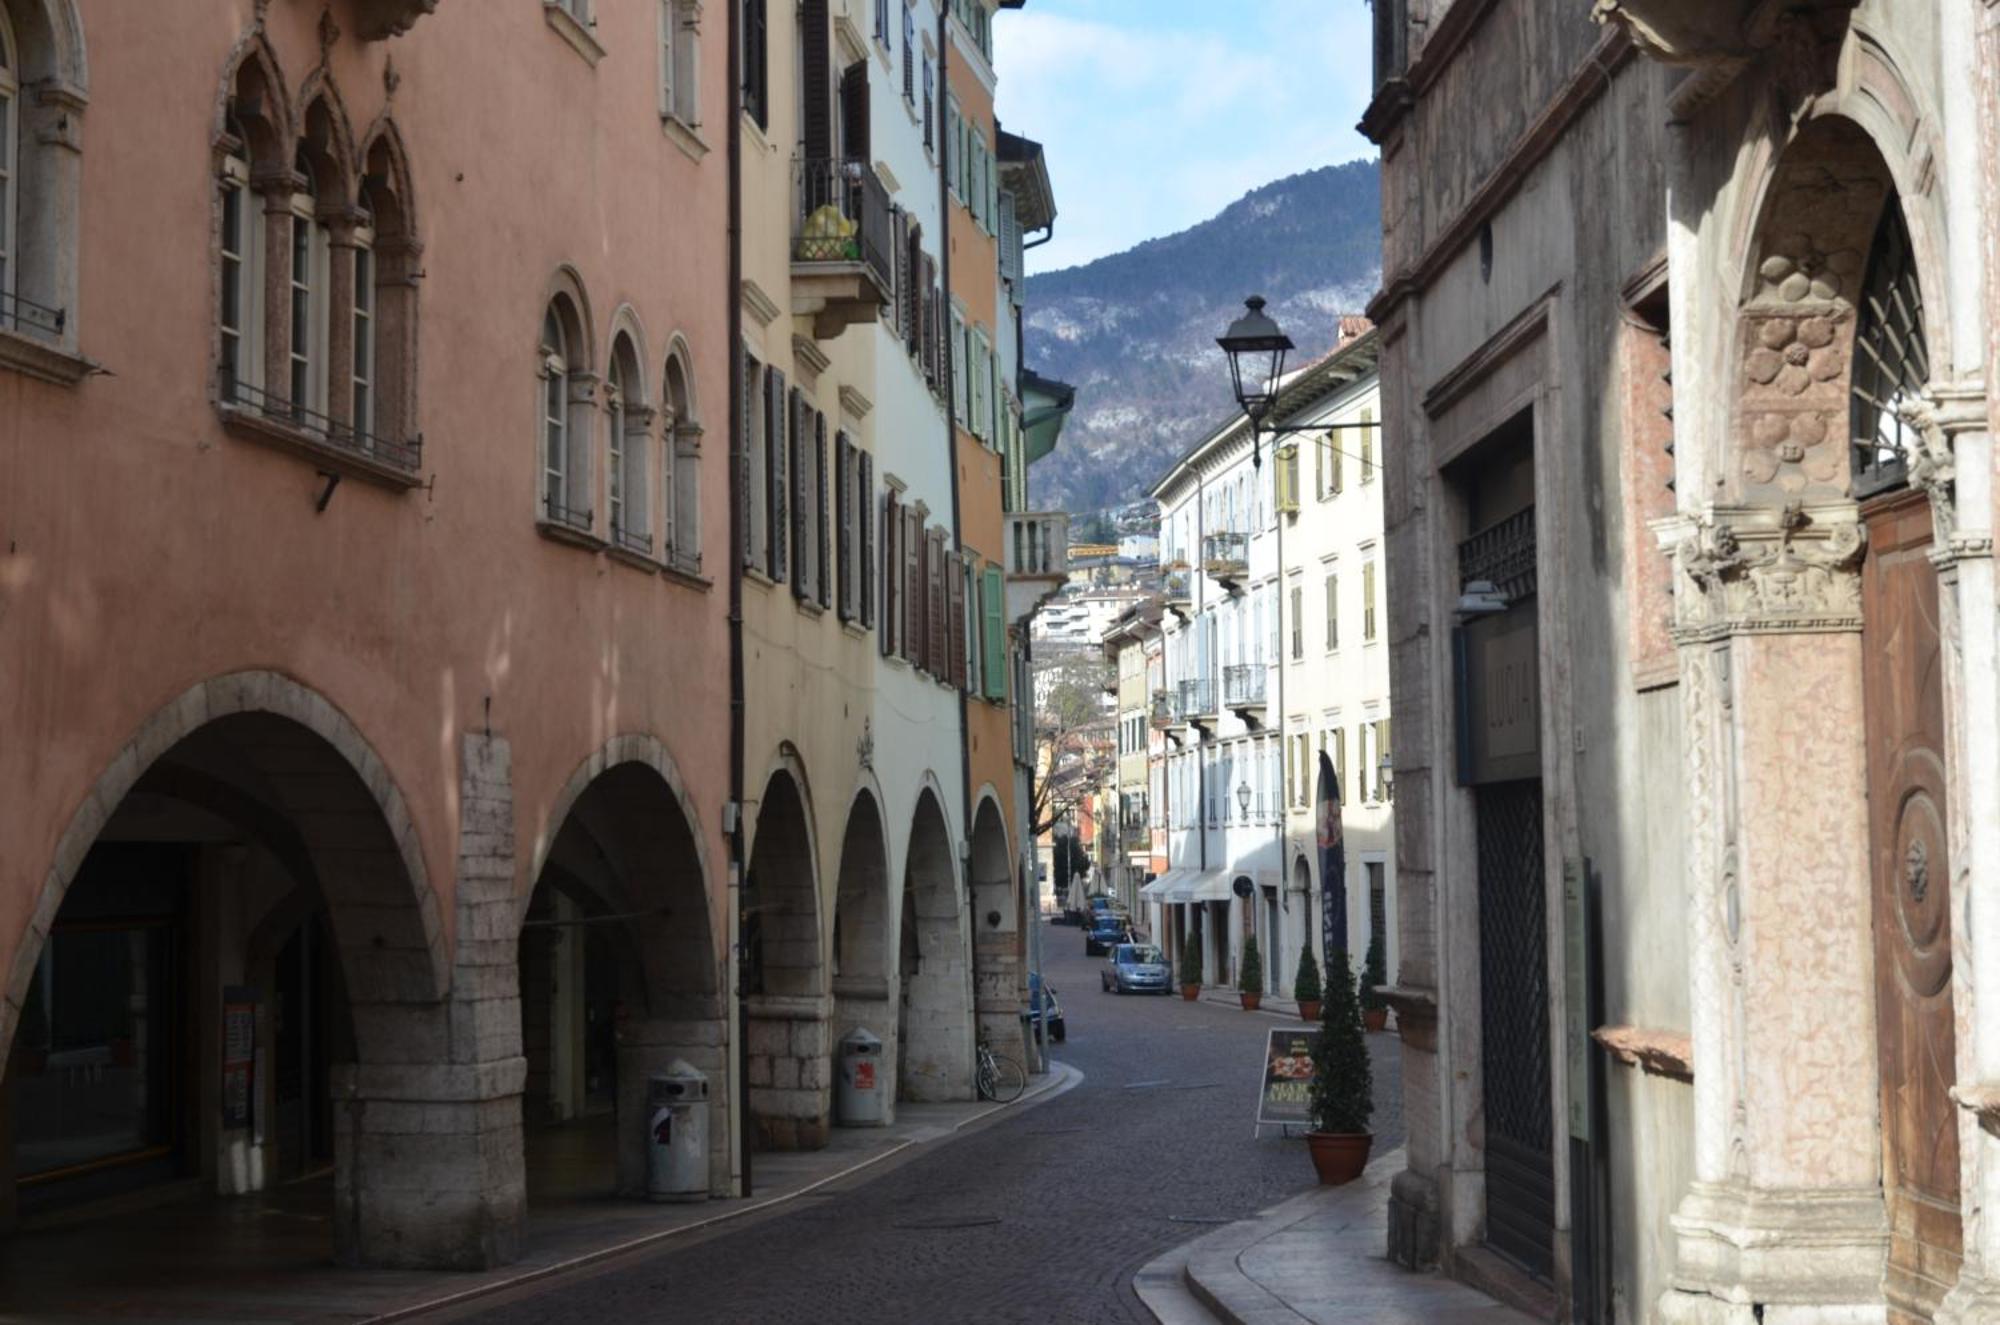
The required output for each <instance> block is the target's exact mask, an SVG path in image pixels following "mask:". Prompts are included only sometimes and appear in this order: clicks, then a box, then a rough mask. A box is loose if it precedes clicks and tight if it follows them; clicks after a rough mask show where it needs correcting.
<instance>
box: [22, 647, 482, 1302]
mask: <svg viewBox="0 0 2000 1325" xmlns="http://www.w3.org/2000/svg"><path fill="white" fill-rule="evenodd" d="M107 851H109V852H110V853H111V854H108V855H107V854H104V853H105V852H107ZM135 851H136V852H139V853H142V858H143V859H144V860H146V861H149V862H154V863H157V862H158V861H159V860H161V859H163V858H165V857H163V856H162V853H165V855H166V856H170V857H173V858H177V859H185V860H186V861H187V862H189V863H188V864H187V866H186V867H185V870H184V871H183V872H181V873H180V874H178V875H177V876H176V877H179V878H180V879H181V880H182V882H181V884H180V885H179V886H183V887H186V888H189V889H199V890H203V891H207V890H211V889H213V890H218V891H219V892H220V893H221V895H222V897H225V898H233V899H236V900H235V901H234V902H233V903H232V905H235V906H237V907H239V908H241V909H242V910H243V911H244V913H245V917H246V920H247V921H248V922H249V928H248V931H247V933H246V934H244V935H239V936H238V937H237V938H236V939H234V940H231V939H228V938H227V937H226V936H224V937H221V938H216V939H215V940H214V945H215V947H214V950H215V952H216V953H217V954H220V955H218V956H217V957H216V958H215V959H216V960H218V961H222V960H230V961H244V960H261V957H260V956H259V954H260V953H264V952H266V951H267V950H268V949H269V948H270V947H271V946H272V944H273V943H274V942H278V943H281V942H282V940H283V935H282V934H281V933H279V932H278V930H277V928H274V926H283V925H284V924H285V923H286V922H287V921H291V922H296V921H297V920H298V918H299V915H300V913H302V912H303V911H305V910H306V909H308V908H309V907H310V909H313V910H316V911H317V912H318V913H319V914H322V915H323V916H324V917H325V921H326V927H327V932H328V936H329V937H328V944H329V950H330V953H331V960H332V961H334V962H335V963H336V964H337V968H338V972H339V974H340V976H341V977H342V978H341V984H340V987H341V988H342V990H343V992H344V997H343V999H342V1002H343V1003H344V1005H345V1011H346V1013H347V1019H346V1023H345V1030H344V1031H343V1033H342V1036H341V1040H340V1041H339V1042H338V1043H336V1044H335V1045H332V1046H329V1045H326V1044H322V1045H321V1049H320V1053H321V1054H322V1056H323V1057H322V1059H321V1061H322V1067H321V1071H322V1072H323V1073H325V1076H324V1077H323V1078H322V1080H323V1089H324V1090H325V1091H326V1094H325V1095H323V1096H321V1097H320V1098H319V1103H320V1104H321V1105H322V1106H324V1110H323V1113H322V1116H323V1118H324V1120H325V1125H326V1126H327V1128H328V1130H329V1137H330V1144H331V1146H332V1154H333V1157H334V1158H335V1160H336V1164H335V1170H336V1176H335V1181H334V1218H333V1220H332V1224H331V1231H332V1234H333V1241H334V1252H335V1255H336V1256H337V1257H338V1258H339V1259H340V1260H342V1261H343V1262H346V1263H353V1264H371V1265H401V1266H432V1267H467V1268H474V1267H483V1266H488V1265H492V1264H494V1263H497V1262H499V1261H502V1260H505V1259H508V1258H510V1257H511V1255H512V1254H513V1251H514V1246H515V1237H516V1232H517V1227H518V1226H517V1224H516V1222H515V1220H516V1217H517V1215H518V1209H517V1207H516V1206H515V1205H514V1203H513V1202H512V1200H511V1198H510V1192H509V1180H508V1175H507V1174H505V1173H504V1172H502V1171H500V1170H498V1169H495V1168H494V1166H492V1165H490V1164H483V1163H481V1162H480V1160H479V1157H480V1156H481V1155H483V1154H485V1153H487V1152H488V1151H489V1150H490V1149H491V1148H492V1146H494V1145H495V1144H501V1143H502V1142H501V1140H500V1138H498V1137H496V1136H494V1135H493V1132H494V1128H493V1127H492V1126H491V1125H490V1123H489V1122H488V1121H487V1120H486V1119H485V1117H484V1112H483V1110H484V1106H485V1104H486V1102H487V1101H488V1100H489V1099H498V1098H503V1097H504V1095H505V1094H506V1093H507V1081H506V1077H507V1073H506V1071H505V1064H504V1062H502V1063H498V1064H487V1063H484V1062H477V1061H474V1055H473V1051H472V1047H471V1046H468V1045H466V1044H464V1043H462V1042H461V1041H459V1040H458V1039H457V1038H456V1037H455V1036H454V1034H453V1019H452V1017H451V1015H450V1006H449V1003H448V989H449V964H448V961H447V956H446V952H445V942H444V937H443V935H442V932H441V926H440V907H439V902H438V899H437V897H436V894H435V893H434V892H433V890H432V888H431V884H430V880H429V877H428V874H427V871H426V869H425V865H424V857H423V853H422V847H421V843H420V841H419V839H418V832H417V828H416V825H415V823H414V822H413V820H412V818H411V814H410V810H409V807H408V802H407V801H406V800H405V798H404V795H403V793H402V791H401V789H400V788H399V787H398V785H397V783H396V780H395V779H394V778H393V777H392V776H391V774H390V772H389V770H388V769H387V767H386V766H385V765H384V763H383V761H382V760H381V758H380V757H379V756H378V755H377V754H376V753H375V751H374V749H373V748H372V747H371V745H370V744H369V742H368V741H367V740H366V739H365V738H364V737H363V735H362V734H361V733H360V731H359V730H358V729H357V728H356V727H355V725H354V724H353V723H352V721H350V720H349V719H348V718H347V717H346V716H345V715H344V714H342V713H341V712H340V710H339V709H338V708H336V707H335V706H334V705H333V704H332V703H331V702H330V701H328V700H327V699H326V698H325V697H323V696H321V695H320V694H318V693H316V692H314V691H312V690H310V689H309V688H307V687H306V686H304V685H302V684H301V683H299V682H297V681H295V680H293V679H291V678H289V677H286V676H283V675H280V674H278V673H275V672H268V671H245V672H238V673H233V674H230V675H226V676H219V677H215V678H212V679H210V680H206V681H203V682H201V683H199V684H197V685H195V686H193V687H191V688H190V689H188V690H187V691H185V692H183V693H182V694H181V695H179V696H178V697H177V698H176V699H174V700H173V701H172V702H171V703H169V704H167V705H166V706H165V707H163V708H161V709H160V710H158V711H157V712H156V713H155V714H154V715H153V716H152V717H150V718H149V719H148V720H147V721H146V722H145V723H144V724H143V725H142V726H141V727H140V728H139V730H138V731H137V732H136V733H135V734H134V735H133V737H132V738H131V739H130V740H129V741H128V742H127V743H126V744H125V746H124V747H123V748H122V749H121V750H119V752H118V753H117V755H116V756H115V757H114V758H113V759H112V761H111V763H110V764H109V766H108V767H107V768H106V770H105V771H104V772H103V773H102V774H101V775H100V776H99V778H98V779H97V781H96V783H95V785H94V786H93V787H92V789H91V791H90V794H89V795H88V796H87V797H85V799H84V800H83V802H82V804H81V806H80V808H79V809H78V810H77V811H76V813H75V815H74V816H73V817H72V819H71V821H70V823H69V824H68V826H67V827H66V829H65V831H64V833H63V835H62V837H61V838H60V840H59V841H58V843H57V846H56V850H55V854H54V856H53V859H52V863H51V866H50V869H49V872H48V875H47V878H46V881H45V883H44V885H43V889H42V892H41V895H40V897H39V898H38V902H37V906H36V909H35V913H34V917H33V919H32V920H31V921H30V923H29V925H28V927H27V929H26V931H25V932H24V933H23V934H21V935H20V936H18V937H17V939H16V942H15V946H14V950H13V956H12V965H11V968H10V972H9V978H8V983H7V991H6V998H5V1002H4V1004H0V1019H4V1020H3V1024H0V1057H9V1054H8V1051H10V1050H11V1049H12V1047H13V1044H14V1041H15V1040H16V1039H17V1038H18V1037H19V1036H20V1035H21V1034H22V1033H23V1028H24V1027H26V1028H27V1033H28V1034H35V1033H37V1032H39V1033H41V1034H43V1035H44V1036H45V1037H51V1038H52V1036H53V1033H54V1028H53V1025H52V1022H51V1020H50V1016H51V1014H50V1013H49V1012H47V1011H46V1008H47V1006H48V1005H47V1000H46V998H45V997H44V989H45V988H46V986H45V985H44V984H43V982H42V981H41V980H38V975H37V973H38V970H39V969H40V968H41V966H42V962H43V957H44V954H45V953H48V954H50V958H49V959H50V961H51V962H54V961H57V960H59V958H58V957H57V956H56V953H57V939H58V938H59V936H60V935H61V934H62V933H63V932H64V929H65V919H64V917H65V904H66V902H67V901H70V900H72V899H71V893H72V885H73V884H76V883H78V882H79V880H83V881H84V883H85V886H86V887H87V888H89V889H101V888H103V887H104V886H107V885H108V884H109V882H110V881H111V880H112V879H113V878H115V877H117V876H118V871H119V870H120V869H121V868H123V867H121V866H120V865H119V864H118V861H120V860H121V859H125V858H129V857H130V856H131V854H132V853H133V852H135ZM152 878H153V876H152V874H151V873H150V872H149V873H146V874H144V875H141V876H137V879H138V881H139V882H142V883H143V884H144V886H145V887H147V888H151V887H154V886H155V885H154V884H153V882H152ZM121 886H123V885H121ZM301 894H309V895H310V902H308V900H307V897H306V896H302V895H301ZM103 896H104V894H103V893H102V892H101V891H100V892H99V893H98V894H97V896H96V897H95V898H86V899H84V900H82V901H80V903H79V904H82V905H84V906H85V915H86V916H88V915H90V914H92V913H93V912H92V908H93V907H95V906H101V905H102V904H103V903H102V900H101V899H102V897H103ZM180 914H183V915H192V916H194V917H197V918H195V919H191V920H190V919H182V920H179V921H174V922H171V923H174V924H179V925H200V924H203V923H205V922H204V921H202V920H201V919H199V918H198V917H199V916H201V915H202V914H203V913H202V912H201V911H200V910H199V909H189V910H186V911H182V912H180ZM260 917H268V918H270V920H271V923H270V924H264V925H260V924H258V923H257V921H258V919H259V918H260ZM246 940H247V941H246ZM135 951H136V950H135ZM228 954H234V956H229V955H228ZM53 969H54V968H53V967H51V970H53ZM38 1005H39V1006H38ZM206 1021H207V1019H206V1018H203V1019H201V1020H200V1022H198V1023H197V1024H195V1025H194V1026H193V1027H192V1028H191V1029H189V1030H188V1031H187V1032H186V1033H187V1034H188V1035H189V1036H192V1037H195V1042H196V1043H197V1044H198V1043H201V1042H202V1040H201V1037H204V1036H207V1035H209V1034H211V1033H212V1028H207V1027H206ZM49 1042H50V1039H49V1038H45V1039H44V1043H43V1047H44V1048H46V1047H47V1045H48V1043H49ZM148 1043H151V1041H150V1039H149V1040H148ZM326 1055H337V1056H331V1057H328V1056H326ZM176 1056H184V1055H178V1054H177V1055H176ZM487 1066H494V1067H496V1068H497V1069H498V1070H497V1072H496V1073H495V1074H494V1081H493V1082H492V1083H491V1089H490V1090H489V1091H482V1090H481V1089H480V1088H478V1087H477V1086H475V1085H473V1084H469V1083H470V1082H471V1079H472V1077H473V1076H475V1075H476V1074H477V1072H478V1070H479V1069H481V1068H483V1067H487ZM24 1088H25V1087H24ZM335 1101H338V1105H339V1107H337V1108H335V1107H333V1104H334V1102H335ZM412 1108H417V1109H420V1110H421V1111H423V1112H424V1113H425V1114H426V1116H427V1117H428V1118H430V1119H432V1120H433V1121H430V1122H427V1123H426V1127H425V1130H426V1132H427V1133H431V1134H432V1135H431V1136H428V1137H427V1139H428V1140H432V1141H433V1143H434V1144H433V1147H432V1150H431V1152H430V1154H429V1155H428V1156H427V1158H426V1162H425V1163H423V1164H412V1163H411V1162H410V1160H409V1158H408V1156H407V1155H406V1154H405V1153H404V1151H403V1148H402V1144H401V1143H402V1141H403V1140H404V1138H403V1136H402V1133H403V1132H405V1131H406V1130H407V1129H406V1127H405V1126H404V1124H403V1121H402V1120H403V1118H404V1117H405V1116H406V1115H407V1112H408V1111H409V1110H410V1109H412ZM500 1130H502V1131H504V1130H505V1129H504V1128H502V1129H500ZM227 1144H228V1145H229V1146H230V1147H234V1148H235V1151H242V1150H245V1148H247V1149H248V1150H250V1151H254V1150H257V1149H259V1148H261V1147H262V1146H263V1145H264V1141H263V1139H262V1138H261V1137H253V1136H251V1135H250V1134H248V1133H247V1132H246V1133H239V1134H237V1135H236V1136H235V1137H234V1138H233V1139H228V1140H227ZM232 1153H234V1151H232ZM245 1169H246V1171H248V1172H250V1173H253V1174H254V1173H258V1172H261V1171H262V1169H263V1164H262V1161H261V1160H253V1161H252V1162H249V1163H247V1164H246V1166H245ZM251 1185H255V1180H254V1179H253V1180H252V1184H251ZM224 1189H225V1190H230V1189H231V1187H229V1186H228V1185H225V1187H224Z"/></svg>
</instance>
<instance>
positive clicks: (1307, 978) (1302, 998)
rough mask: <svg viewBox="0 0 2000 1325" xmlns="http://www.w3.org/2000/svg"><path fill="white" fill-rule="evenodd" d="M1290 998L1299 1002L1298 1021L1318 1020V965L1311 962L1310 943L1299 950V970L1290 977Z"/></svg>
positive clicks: (1311, 951) (1311, 949)
mask: <svg viewBox="0 0 2000 1325" xmlns="http://www.w3.org/2000/svg"><path fill="white" fill-rule="evenodd" d="M1292 997H1293V998H1295V999H1297V1000H1298V1001H1299V1020H1301V1021H1318V1020H1319V963H1318V962H1316V961H1314V960H1313V948H1312V944H1310V943H1308V944H1306V945H1305V946H1304V947H1302V948H1300V949H1299V970H1298V974H1296V975H1294V976H1293V977H1292Z"/></svg>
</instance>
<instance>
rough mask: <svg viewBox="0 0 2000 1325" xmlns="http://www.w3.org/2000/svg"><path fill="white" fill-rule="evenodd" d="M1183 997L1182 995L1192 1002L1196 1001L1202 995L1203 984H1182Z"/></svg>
mask: <svg viewBox="0 0 2000 1325" xmlns="http://www.w3.org/2000/svg"><path fill="white" fill-rule="evenodd" d="M1181 997H1182V998H1184V999H1186V1000H1187V1001H1188V1002H1190V1003H1192V1002H1194V1001H1195V1000H1196V999H1197V998H1200V997H1201V986H1200V985H1182V986H1181Z"/></svg>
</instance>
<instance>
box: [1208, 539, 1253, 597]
mask: <svg viewBox="0 0 2000 1325" xmlns="http://www.w3.org/2000/svg"><path fill="white" fill-rule="evenodd" d="M1201 568H1202V569H1203V570H1205V571H1207V572H1208V573H1209V575H1210V576H1211V577H1212V578H1213V579H1214V580H1215V581H1216V582H1217V583H1218V584H1220V585H1222V587H1223V588H1225V589H1228V590H1230V591H1232V592H1234V591H1235V589H1236V587H1237V585H1239V584H1241V583H1242V582H1243V581H1244V580H1245V579H1246V578H1248V576H1249V574H1250V535H1248V534H1210V535H1208V536H1207V537H1206V538H1204V539H1202V540H1201Z"/></svg>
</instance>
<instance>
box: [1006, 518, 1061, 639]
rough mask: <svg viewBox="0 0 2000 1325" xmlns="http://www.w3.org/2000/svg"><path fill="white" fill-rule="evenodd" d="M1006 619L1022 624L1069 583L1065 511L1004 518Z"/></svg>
mask: <svg viewBox="0 0 2000 1325" xmlns="http://www.w3.org/2000/svg"><path fill="white" fill-rule="evenodd" d="M1006 538H1007V619H1008V620H1009V621H1025V620H1027V619H1028V618H1029V617H1031V616H1033V615H1034V614H1035V611H1036V609H1038V608H1039V607H1041V605H1042V604H1043V603H1045V602H1047V601H1048V600H1049V599H1051V598H1053V597H1055V595H1056V594H1057V592H1058V591H1060V590H1061V589H1062V587H1063V585H1064V584H1065V583H1066V582H1067V581H1068V580H1069V512H1068V511H1016V512H1014V513H1013V514H1011V515H1009V516H1008V517H1007V530H1006Z"/></svg>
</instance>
